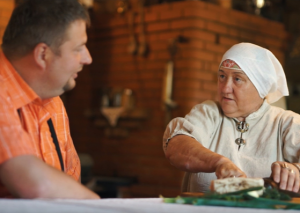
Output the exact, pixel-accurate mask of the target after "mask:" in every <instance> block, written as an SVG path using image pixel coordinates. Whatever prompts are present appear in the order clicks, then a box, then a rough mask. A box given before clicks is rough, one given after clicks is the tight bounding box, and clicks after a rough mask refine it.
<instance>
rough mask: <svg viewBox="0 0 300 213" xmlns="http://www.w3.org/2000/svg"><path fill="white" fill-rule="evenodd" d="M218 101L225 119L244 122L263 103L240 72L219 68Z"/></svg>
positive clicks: (247, 79) (252, 86) (245, 76)
mask: <svg viewBox="0 0 300 213" xmlns="http://www.w3.org/2000/svg"><path fill="white" fill-rule="evenodd" d="M218 99H219V102H220V104H221V107H222V110H223V112H224V114H225V115H226V116H227V117H232V118H237V119H238V120H240V121H244V120H245V118H246V117H247V116H248V115H249V114H251V113H252V112H255V111H257V110H258V109H259V108H260V106H261V105H262V103H263V99H262V98H261V97H260V96H259V94H258V92H257V90H256V88H255V87H254V85H253V84H252V82H251V81H250V79H249V78H248V77H247V75H246V74H245V73H244V72H243V71H242V70H234V69H229V68H225V67H220V70H219V76H218Z"/></svg>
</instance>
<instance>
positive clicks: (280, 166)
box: [271, 161, 299, 192]
mask: <svg viewBox="0 0 300 213" xmlns="http://www.w3.org/2000/svg"><path fill="white" fill-rule="evenodd" d="M271 170H272V173H271V178H273V180H274V181H275V182H276V183H278V186H279V188H280V189H282V190H288V191H293V192H298V191H299V170H298V168H297V167H296V166H294V165H293V164H291V163H287V162H282V161H276V162H274V163H272V165H271Z"/></svg>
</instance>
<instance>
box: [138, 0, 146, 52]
mask: <svg viewBox="0 0 300 213" xmlns="http://www.w3.org/2000/svg"><path fill="white" fill-rule="evenodd" d="M144 4H145V0H140V5H139V12H140V44H139V46H138V54H139V55H140V56H145V55H147V52H148V45H147V42H146V35H145V12H144Z"/></svg>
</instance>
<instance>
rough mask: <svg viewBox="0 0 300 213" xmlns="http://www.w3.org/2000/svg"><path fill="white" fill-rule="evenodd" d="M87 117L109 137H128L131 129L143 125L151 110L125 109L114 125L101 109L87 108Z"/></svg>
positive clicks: (85, 113)
mask: <svg viewBox="0 0 300 213" xmlns="http://www.w3.org/2000/svg"><path fill="white" fill-rule="evenodd" d="M84 115H85V117H87V118H89V119H91V120H92V121H93V123H94V125H95V126H96V127H98V128H101V129H104V133H105V135H106V136H107V137H109V138H126V137H128V135H129V130H131V129H138V128H140V127H141V126H142V124H141V122H142V121H144V120H146V119H147V118H149V115H150V112H149V110H147V109H141V108H133V109H124V111H123V112H121V114H120V115H119V117H118V119H117V122H116V125H115V126H112V125H111V124H110V122H109V120H108V119H107V117H105V116H104V115H103V113H102V112H101V108H99V109H87V110H86V111H85V112H84Z"/></svg>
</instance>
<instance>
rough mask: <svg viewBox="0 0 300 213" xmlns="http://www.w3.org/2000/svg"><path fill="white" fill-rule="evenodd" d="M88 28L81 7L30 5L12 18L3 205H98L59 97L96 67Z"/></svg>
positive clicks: (2, 145) (62, 0)
mask: <svg viewBox="0 0 300 213" xmlns="http://www.w3.org/2000/svg"><path fill="white" fill-rule="evenodd" d="M86 24H89V16H88V14H87V12H86V10H84V8H83V7H82V6H81V5H80V4H79V3H78V2H77V0H42V1H41V0H25V1H24V2H23V3H22V4H20V5H19V6H18V7H16V8H15V10H14V12H13V14H12V17H11V19H10V21H9V24H8V26H7V28H6V30H5V33H4V37H3V43H2V51H3V52H1V53H0V197H11V196H13V197H19V198H72V199H97V198H99V196H98V195H97V194H95V193H94V192H92V191H90V190H89V189H87V188H86V187H85V186H83V185H81V184H80V183H79V181H80V162H79V158H78V155H77V153H76V151H75V148H74V145H73V142H72V139H71V137H70V132H69V123H68V117H67V115H66V112H65V108H64V106H63V104H62V101H61V99H60V98H59V97H58V96H59V95H61V94H63V93H64V92H65V91H67V90H70V89H72V88H74V87H75V84H76V82H75V78H76V77H77V74H78V72H80V71H81V70H82V67H83V65H85V64H90V63H91V62H92V59H91V56H90V54H89V51H88V50H87V48H86V45H85V44H86V42H87V35H86Z"/></svg>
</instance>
